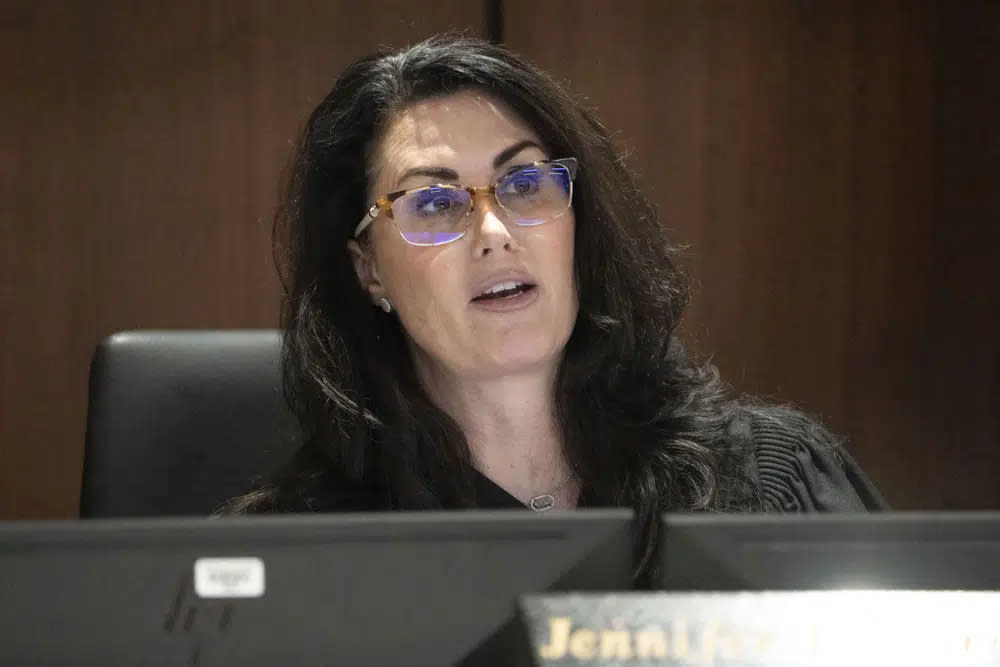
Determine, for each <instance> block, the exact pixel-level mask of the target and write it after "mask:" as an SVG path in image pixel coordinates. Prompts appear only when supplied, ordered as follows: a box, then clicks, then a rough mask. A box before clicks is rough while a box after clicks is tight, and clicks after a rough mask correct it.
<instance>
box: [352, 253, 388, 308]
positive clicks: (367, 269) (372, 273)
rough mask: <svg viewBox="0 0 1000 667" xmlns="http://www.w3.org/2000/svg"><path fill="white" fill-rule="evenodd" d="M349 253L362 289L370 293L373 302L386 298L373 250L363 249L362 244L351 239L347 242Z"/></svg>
mask: <svg viewBox="0 0 1000 667" xmlns="http://www.w3.org/2000/svg"><path fill="white" fill-rule="evenodd" d="M347 252H349V253H350V254H351V262H352V263H353V264H354V273H355V274H357V276H358V282H359V283H360V284H361V289H363V290H364V291H365V292H367V293H368V295H369V296H370V297H371V299H372V302H373V303H374V302H376V301H378V300H379V299H381V298H383V297H384V296H385V288H384V287H383V286H382V281H381V280H380V279H379V276H378V265H377V264H376V262H375V253H374V252H372V250H371V248H370V247H369V248H362V247H361V244H360V243H358V242H357V241H355V240H354V239H351V240H350V241H348V242H347Z"/></svg>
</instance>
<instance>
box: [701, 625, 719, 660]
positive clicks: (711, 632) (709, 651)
mask: <svg viewBox="0 0 1000 667" xmlns="http://www.w3.org/2000/svg"><path fill="white" fill-rule="evenodd" d="M718 638H719V629H718V627H717V626H716V625H715V623H714V622H713V621H709V622H708V623H706V624H705V626H704V627H703V628H702V629H701V653H700V655H699V662H701V664H703V665H713V664H715V645H716V642H717V641H718Z"/></svg>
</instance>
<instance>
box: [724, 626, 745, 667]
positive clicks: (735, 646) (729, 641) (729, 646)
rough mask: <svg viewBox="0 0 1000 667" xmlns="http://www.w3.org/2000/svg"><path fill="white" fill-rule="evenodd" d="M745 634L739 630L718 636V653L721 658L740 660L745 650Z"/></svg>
mask: <svg viewBox="0 0 1000 667" xmlns="http://www.w3.org/2000/svg"><path fill="white" fill-rule="evenodd" d="M745 644H746V635H745V634H744V633H743V632H740V631H739V630H734V631H733V632H732V633H729V634H726V633H723V634H722V635H721V636H720V637H719V655H720V656H721V657H722V659H723V660H741V661H742V659H743V656H744V653H745V652H746V648H745Z"/></svg>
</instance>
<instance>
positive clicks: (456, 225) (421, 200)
mask: <svg viewBox="0 0 1000 667" xmlns="http://www.w3.org/2000/svg"><path fill="white" fill-rule="evenodd" d="M572 188H573V178H572V175H571V174H570V170H569V169H568V168H567V167H566V166H565V165H563V164H560V163H558V162H547V163H542V164H538V165H530V166H527V167H523V168H521V169H517V170H514V171H512V172H510V173H509V174H507V175H505V176H504V177H503V178H501V179H500V180H499V181H498V182H497V187H496V197H497V202H498V203H499V204H500V206H501V207H502V208H503V210H504V211H506V212H507V214H508V215H509V216H510V221H511V222H513V223H514V224H516V225H520V226H533V225H540V224H542V223H544V222H548V221H549V220H552V219H553V218H556V217H558V216H559V215H561V214H562V213H564V212H565V211H566V210H567V209H568V208H569V204H570V199H571V197H572ZM471 204H472V196H471V195H470V194H469V192H468V190H465V189H464V188H461V187H458V186H450V185H440V186H438V185H434V186H430V187H426V188H420V189H418V190H414V191H412V192H409V193H407V194H405V195H403V196H402V197H400V198H399V199H397V200H396V201H394V202H393V203H392V215H393V218H394V219H395V221H396V224H397V225H398V226H399V229H400V232H401V233H402V235H403V238H404V239H405V240H406V241H407V242H409V243H412V244H414V245H441V244H443V243H449V242H451V241H454V240H456V239H458V238H459V237H461V236H462V235H463V234H464V233H465V229H466V226H467V224H468V218H467V217H466V216H467V215H468V213H469V209H470V206H471Z"/></svg>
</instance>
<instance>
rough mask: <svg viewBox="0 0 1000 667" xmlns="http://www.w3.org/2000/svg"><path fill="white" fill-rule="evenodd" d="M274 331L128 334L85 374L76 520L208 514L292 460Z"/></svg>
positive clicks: (115, 339) (107, 345) (293, 435)
mask: <svg viewBox="0 0 1000 667" xmlns="http://www.w3.org/2000/svg"><path fill="white" fill-rule="evenodd" d="M298 440H299V434H298V429H297V427H296V424H295V420H294V418H293V417H292V415H291V414H290V413H289V411H288V409H287V407H286V405H285V401H284V399H283V397H282V394H281V377H280V337H279V334H278V333H277V332H276V331H135V332H127V333H120V334H115V335H113V336H111V337H110V338H108V339H106V340H105V341H104V342H102V343H101V344H100V345H99V346H98V348H97V351H96V353H95V355H94V359H93V363H92V364H91V369H90V404H89V410H88V413H87V441H86V450H85V455H84V466H83V489H82V492H81V503H80V506H81V512H80V513H81V516H83V517H129V516H131V517H138V516H184V515H208V514H210V513H211V512H212V511H213V510H215V509H216V508H218V507H219V505H220V504H221V503H222V502H223V501H225V500H226V499H227V498H230V497H232V496H235V495H238V494H240V493H242V492H244V491H246V490H247V489H248V488H249V487H250V485H251V482H252V481H253V480H254V479H255V478H257V477H260V476H262V475H265V474H267V473H270V472H274V471H275V470H276V469H278V468H279V467H280V466H281V465H283V464H284V463H285V462H286V461H288V459H289V458H290V456H291V454H292V452H293V451H294V450H295V448H296V447H297V445H298Z"/></svg>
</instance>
